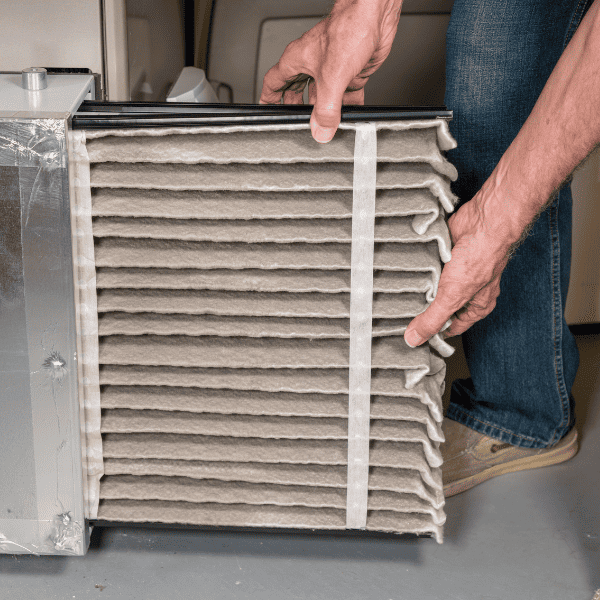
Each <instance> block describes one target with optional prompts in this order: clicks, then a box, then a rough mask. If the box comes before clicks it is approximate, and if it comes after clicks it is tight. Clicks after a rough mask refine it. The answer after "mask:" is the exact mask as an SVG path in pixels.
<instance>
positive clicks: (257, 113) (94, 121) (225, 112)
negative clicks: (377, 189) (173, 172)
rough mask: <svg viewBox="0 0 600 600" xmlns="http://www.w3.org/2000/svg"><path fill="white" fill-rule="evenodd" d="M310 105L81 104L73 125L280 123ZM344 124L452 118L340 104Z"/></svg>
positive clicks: (304, 115) (420, 110)
mask: <svg viewBox="0 0 600 600" xmlns="http://www.w3.org/2000/svg"><path fill="white" fill-rule="evenodd" d="M312 109H313V107H312V105H303V104H199V103H193V102H91V101H84V102H82V104H81V106H80V107H79V110H78V111H77V112H76V113H75V114H74V115H73V117H72V120H71V126H72V128H73V129H125V128H140V127H197V126H202V125H207V126H208V125H223V126H227V125H229V126H231V125H278V124H284V123H308V122H309V121H310V116H311V113H312ZM341 112H342V123H346V122H361V121H398V120H404V119H446V120H450V119H452V111H451V110H447V109H446V107H445V106H441V107H412V106H354V105H351V106H342V111H341Z"/></svg>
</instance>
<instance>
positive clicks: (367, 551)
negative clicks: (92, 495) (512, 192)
mask: <svg viewBox="0 0 600 600" xmlns="http://www.w3.org/2000/svg"><path fill="white" fill-rule="evenodd" d="M577 341H578V344H579V347H580V350H581V366H580V369H579V373H578V376H577V380H576V384H575V389H574V395H575V398H576V401H577V410H578V421H579V424H578V428H579V432H580V436H581V437H580V440H581V449H580V452H579V454H578V455H577V456H576V457H575V458H574V459H573V460H571V461H569V462H567V463H564V464H563V465H558V466H555V467H548V468H544V469H538V470H533V471H527V472H520V473H515V474H511V475H505V476H503V477H498V478H496V479H493V480H490V481H488V482H486V483H485V484H482V485H480V486H478V487H476V488H474V489H472V490H470V491H468V492H466V493H464V494H461V495H459V496H455V497H454V498H450V499H448V501H447V504H446V512H447V515H448V520H447V523H446V528H445V543H444V544H443V545H441V546H439V545H438V544H436V543H435V541H433V540H430V539H414V538H413V539H395V540H390V539H372V538H369V539H367V538H349V537H343V536H326V537H323V536H313V535H308V534H301V535H296V534H294V535H291V534H266V533H259V532H249V533H235V534H233V533H223V532H210V533H207V532H201V531H191V530H168V529H149V528H137V527H136V528H96V529H95V530H94V533H93V535H92V542H91V544H90V549H89V551H88V554H87V555H86V556H84V557H54V556H44V557H35V556H26V555H0V599H2V600H5V599H6V600H26V599H27V600H68V599H71V598H77V599H82V600H83V599H88V598H98V599H101V600H121V599H127V600H159V599H160V600H162V599H170V598H177V599H187V598H193V599H197V598H198V599H202V600H213V599H214V600H234V599H235V600H296V599H309V600H313V599H314V600H321V599H323V600H355V599H356V600H358V599H360V600H592V597H593V596H594V592H595V590H597V589H598V588H600V511H599V508H598V507H599V500H600V335H590V336H578V338H577ZM455 344H456V345H457V347H458V352H457V353H456V354H455V355H454V356H453V357H452V358H450V359H449V379H453V378H454V377H462V376H464V375H465V374H466V372H467V369H466V365H465V363H464V357H463V355H462V352H461V349H460V342H459V341H457V342H455Z"/></svg>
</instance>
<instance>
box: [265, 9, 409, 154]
mask: <svg viewBox="0 0 600 600" xmlns="http://www.w3.org/2000/svg"><path fill="white" fill-rule="evenodd" d="M401 8H402V0H358V1H353V0H337V2H336V4H335V6H334V7H333V9H332V11H331V14H330V15H329V16H328V17H326V18H325V19H323V20H322V21H321V22H319V23H317V25H315V26H314V27H313V28H312V29H310V30H309V31H307V32H306V33H305V34H304V35H303V36H302V37H301V38H300V39H297V40H295V41H293V42H291V43H290V44H289V45H288V46H287V48H286V49H285V51H284V53H283V55H282V56H281V58H280V59H279V62H278V63H277V64H276V65H275V66H274V67H272V68H271V69H270V70H269V72H268V73H267V74H266V75H265V78H264V80H263V88H262V93H261V96H260V103H261V104H279V103H280V102H281V100H282V98H283V102H284V103H285V104H302V103H303V101H302V94H303V92H304V87H305V86H306V83H307V82H309V86H308V95H309V102H310V103H311V104H313V105H314V109H313V111H312V115H311V118H310V126H311V131H312V135H313V137H314V138H315V140H316V141H317V142H321V143H326V142H329V141H330V140H331V139H332V138H333V136H334V134H335V132H336V130H337V128H338V126H339V124H340V120H341V107H342V103H343V104H364V101H365V100H364V99H365V94H364V87H365V84H366V83H367V81H368V79H369V77H370V76H371V75H372V74H373V73H374V72H375V71H376V70H377V69H378V68H379V67H380V65H381V64H382V63H383V61H384V60H385V59H386V58H387V56H388V54H389V53H390V50H391V47H392V42H393V41H394V37H395V35H396V30H397V29H398V21H399V20H400V10H401Z"/></svg>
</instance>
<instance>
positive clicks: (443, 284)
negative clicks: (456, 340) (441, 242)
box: [404, 195, 511, 347]
mask: <svg viewBox="0 0 600 600" xmlns="http://www.w3.org/2000/svg"><path fill="white" fill-rule="evenodd" d="M479 199H480V196H479V195H477V196H475V197H474V198H473V199H472V200H470V201H469V202H466V203H465V204H464V205H463V206H461V208H460V209H459V210H458V211H457V212H456V213H455V214H454V215H452V216H451V217H450V219H449V220H448V226H449V228H450V235H451V236H452V242H453V243H454V247H453V248H452V259H451V260H450V261H449V262H448V263H446V265H444V268H443V270H442V275H441V277H440V282H439V286H438V291H437V295H436V297H435V299H434V301H433V302H432V303H431V304H430V305H429V307H428V308H427V310H425V311H424V312H422V313H421V314H420V315H418V316H417V317H415V318H414V319H413V320H412V321H411V322H410V324H409V326H408V327H407V329H406V332H405V334H404V339H405V341H406V342H407V343H408V344H409V345H410V346H413V347H414V346H418V345H420V344H422V343H424V342H425V341H426V340H428V339H429V338H430V337H431V336H433V335H434V334H436V333H438V332H439V331H440V330H441V329H442V327H443V326H444V324H445V323H446V322H447V321H448V319H450V317H452V316H453V315H455V319H454V320H453V321H452V324H451V326H450V328H449V329H448V330H446V331H445V332H444V334H445V336H446V337H449V336H453V335H460V334H461V333H463V332H464V331H466V330H467V329H469V327H471V325H473V323H475V322H477V321H479V320H480V319H483V318H484V317H486V316H487V315H488V314H490V313H491V312H492V310H494V307H495V306H496V298H497V297H498V295H499V294H500V276H501V274H502V271H504V268H505V267H506V264H507V263H508V256H509V250H510V248H511V244H510V241H509V240H510V238H509V237H508V236H507V235H506V233H500V232H499V231H498V230H494V229H493V228H491V227H490V225H489V220H486V219H485V215H484V211H483V210H482V209H481V204H480V203H479Z"/></svg>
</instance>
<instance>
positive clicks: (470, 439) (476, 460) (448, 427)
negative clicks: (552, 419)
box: [440, 419, 579, 498]
mask: <svg viewBox="0 0 600 600" xmlns="http://www.w3.org/2000/svg"><path fill="white" fill-rule="evenodd" d="M442 431H443V432H444V436H445V438H446V441H445V442H444V443H443V444H442V445H441V447H440V449H441V451H442V456H443V458H444V464H443V465H442V479H443V482H444V494H445V496H446V497H447V498H448V497H450V496H454V495H455V494H460V493H461V492H464V491H466V490H468V489H470V488H472V487H473V486H475V485H477V484H478V483H483V482H484V481H487V480H488V479H491V478H492V477H496V476H498V475H504V473H512V472H514V471H524V470H525V469H535V468H537V467H547V466H549V465H555V464H558V463H561V462H564V461H565V460H569V458H572V457H573V456H575V454H577V450H578V448H579V446H578V443H577V431H576V430H575V429H573V430H572V431H571V432H569V434H567V435H566V436H565V437H564V438H563V439H562V440H560V442H559V443H558V444H557V445H556V446H554V447H553V448H532V449H531V448H519V447H517V446H511V445H510V444H504V443H502V442H499V441H498V440H495V439H493V438H491V437H488V436H486V435H483V434H481V433H477V432H476V431H474V430H473V429H469V428H468V427H465V426H464V425H461V424H460V423H457V422H456V421H451V420H450V419H444V422H443V423H442Z"/></svg>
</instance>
